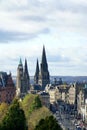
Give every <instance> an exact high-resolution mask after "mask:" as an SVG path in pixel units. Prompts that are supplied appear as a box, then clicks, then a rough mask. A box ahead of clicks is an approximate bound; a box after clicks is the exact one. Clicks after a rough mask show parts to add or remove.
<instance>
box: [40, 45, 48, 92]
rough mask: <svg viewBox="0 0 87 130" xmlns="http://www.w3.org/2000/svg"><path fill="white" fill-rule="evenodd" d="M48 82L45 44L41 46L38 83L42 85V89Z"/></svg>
mask: <svg viewBox="0 0 87 130" xmlns="http://www.w3.org/2000/svg"><path fill="white" fill-rule="evenodd" d="M49 83H50V76H49V71H48V64H47V59H46V52H45V46H43V51H42V59H41V64H40V71H39V79H38V84H40V85H41V86H42V89H43V90H44V88H45V86H46V84H49Z"/></svg>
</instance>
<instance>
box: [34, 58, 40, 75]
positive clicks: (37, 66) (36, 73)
mask: <svg viewBox="0 0 87 130" xmlns="http://www.w3.org/2000/svg"><path fill="white" fill-rule="evenodd" d="M38 74H39V64H38V59H37V64H36V72H35V75H38Z"/></svg>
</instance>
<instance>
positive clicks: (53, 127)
mask: <svg viewBox="0 0 87 130" xmlns="http://www.w3.org/2000/svg"><path fill="white" fill-rule="evenodd" d="M34 130H62V128H61V127H60V125H58V123H57V121H56V119H55V118H54V117H53V116H49V117H46V118H45V119H41V120H40V121H39V123H38V125H37V126H36V128H35V129H34Z"/></svg>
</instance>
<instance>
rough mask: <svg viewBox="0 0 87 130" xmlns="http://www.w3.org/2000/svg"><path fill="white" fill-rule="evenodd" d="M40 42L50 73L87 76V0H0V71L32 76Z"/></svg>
mask: <svg viewBox="0 0 87 130" xmlns="http://www.w3.org/2000/svg"><path fill="white" fill-rule="evenodd" d="M43 45H44V46H45V49H46V56H47V62H48V69H49V72H50V75H58V76H87V0H5V1H4V0H0V71H6V72H7V73H9V72H11V73H12V75H17V67H18V64H19V60H20V58H21V59H22V62H23V64H24V60H25V58H26V59H27V62H28V70H29V75H30V76H33V75H34V74H35V69H36V60H37V58H38V60H39V64H40V63H41V57H42V49H43Z"/></svg>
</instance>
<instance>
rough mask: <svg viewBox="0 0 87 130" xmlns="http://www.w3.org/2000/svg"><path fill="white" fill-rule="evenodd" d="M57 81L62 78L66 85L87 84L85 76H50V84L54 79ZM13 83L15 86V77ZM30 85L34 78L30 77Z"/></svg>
mask: <svg viewBox="0 0 87 130" xmlns="http://www.w3.org/2000/svg"><path fill="white" fill-rule="evenodd" d="M55 78H56V80H58V79H59V78H62V81H63V82H67V83H74V82H87V76H51V77H50V82H51V83H53V82H54V79H55ZM13 81H14V83H15V84H16V76H13ZM30 83H31V84H33V83H34V77H33V76H30Z"/></svg>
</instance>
